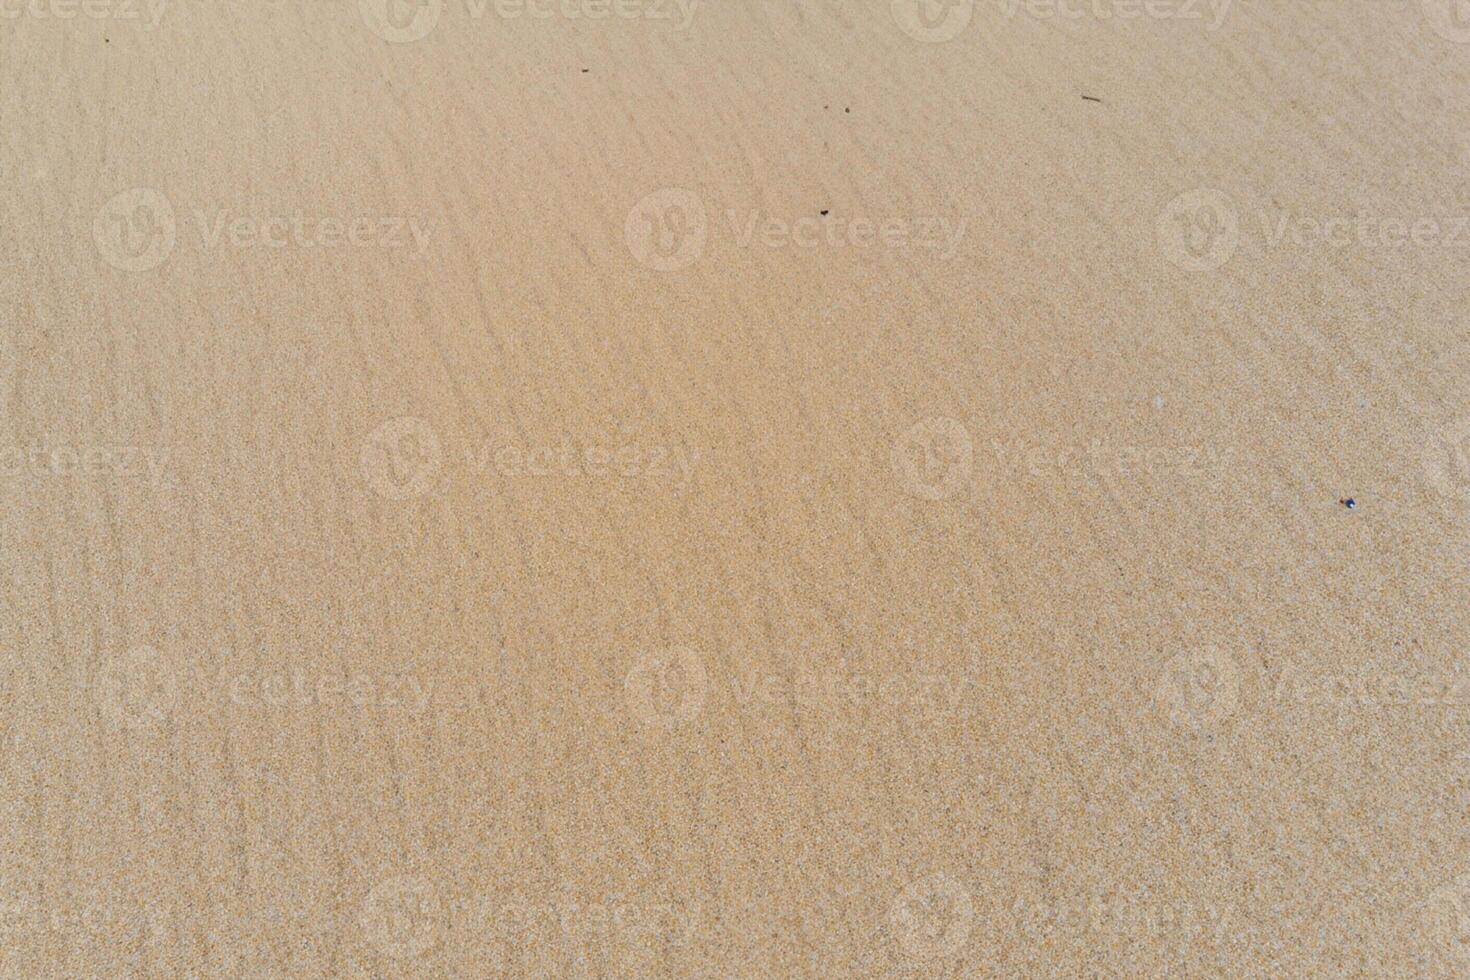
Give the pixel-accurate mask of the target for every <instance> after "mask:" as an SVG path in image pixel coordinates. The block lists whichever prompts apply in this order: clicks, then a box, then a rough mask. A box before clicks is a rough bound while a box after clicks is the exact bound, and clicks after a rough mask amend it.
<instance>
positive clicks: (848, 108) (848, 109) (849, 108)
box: [842, 106, 852, 112]
mask: <svg viewBox="0 0 1470 980" xmlns="http://www.w3.org/2000/svg"><path fill="white" fill-rule="evenodd" d="M842 111H843V112H851V111H852V106H848V107H847V108H846V109H843V110H842Z"/></svg>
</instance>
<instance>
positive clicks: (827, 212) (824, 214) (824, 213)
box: [822, 211, 832, 218]
mask: <svg viewBox="0 0 1470 980" xmlns="http://www.w3.org/2000/svg"><path fill="white" fill-rule="evenodd" d="M831 213H832V212H831V211H823V212H822V217H824V218H825V217H826V216H827V215H829V214H831Z"/></svg>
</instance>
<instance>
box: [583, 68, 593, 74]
mask: <svg viewBox="0 0 1470 980" xmlns="http://www.w3.org/2000/svg"><path fill="white" fill-rule="evenodd" d="M591 70H592V69H591V68H583V69H582V74H584V75H585V74H587V73H588V72H589V71H591Z"/></svg>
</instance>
